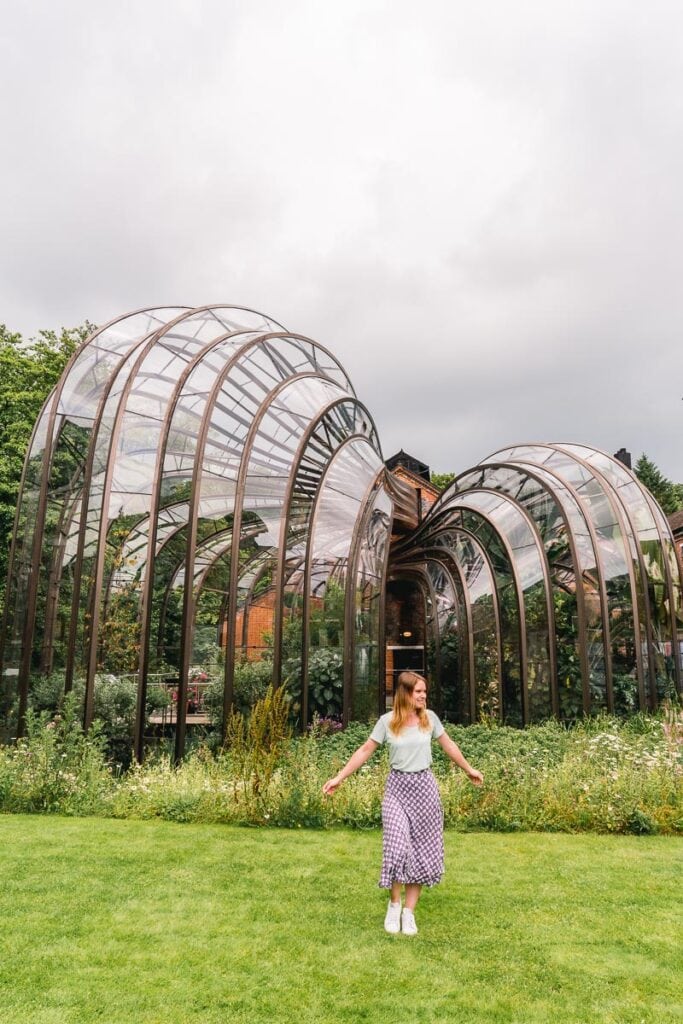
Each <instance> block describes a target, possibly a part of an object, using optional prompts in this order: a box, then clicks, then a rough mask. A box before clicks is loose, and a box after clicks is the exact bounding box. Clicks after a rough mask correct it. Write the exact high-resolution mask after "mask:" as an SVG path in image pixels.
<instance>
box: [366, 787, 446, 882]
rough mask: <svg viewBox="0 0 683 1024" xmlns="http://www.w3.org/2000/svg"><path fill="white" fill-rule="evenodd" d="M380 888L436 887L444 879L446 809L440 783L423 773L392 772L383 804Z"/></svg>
mask: <svg viewBox="0 0 683 1024" xmlns="http://www.w3.org/2000/svg"><path fill="white" fill-rule="evenodd" d="M382 826H383V829H384V836H383V841H382V872H381V874H380V879H379V884H380V888H382V889H390V888H391V886H392V884H393V883H394V882H402V883H404V884H405V883H407V884H409V885H410V884H412V885H436V883H437V882H439V881H441V876H442V875H443V869H444V864H443V808H442V806H441V797H440V796H439V789H438V786H437V784H436V779H435V778H434V776H433V775H432V773H431V771H430V770H429V769H426V770H425V771H423V772H397V771H393V770H392V771H390V772H389V777H388V779H387V785H386V789H385V790H384V801H383V803H382Z"/></svg>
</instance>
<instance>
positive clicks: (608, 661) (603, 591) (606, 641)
mask: <svg viewBox="0 0 683 1024" xmlns="http://www.w3.org/2000/svg"><path fill="white" fill-rule="evenodd" d="M520 447H522V446H520ZM523 447H525V448H532V447H534V448H547V449H549V450H551V451H558V454H562V455H565V456H566V457H567V458H570V459H574V456H572V455H569V454H568V453H567V452H563V451H561V450H560V449H555V448H553V446H552V445H549V444H545V443H544V444H535V443H534V444H533V445H531V444H529V445H525V446H523ZM501 451H502V452H504V451H507V449H502V450H501ZM527 458H528V456H526V457H525V456H522V457H521V458H520V459H519V460H518V459H514V458H511V459H509V460H507V461H509V462H510V463H512V464H514V465H528V463H527V461H526V460H527ZM574 461H576V462H577V463H579V462H580V460H578V459H575V460H574ZM484 464H486V463H484ZM531 465H535V468H536V469H537V470H542V471H543V472H550V473H551V474H552V475H553V476H554V477H555V478H556V479H557V480H559V481H560V482H561V483H562V485H563V487H564V488H566V490H567V491H568V492H569V493H570V494H571V495H572V497H573V498H574V499H575V500H576V501H577V502H578V504H579V507H580V508H582V509H584V508H585V509H586V512H584V513H582V514H583V517H584V521H585V523H586V527H587V529H588V532H589V534H590V537H591V543H592V546H593V551H594V554H595V565H596V575H597V578H598V587H599V594H600V609H601V618H602V632H603V648H604V652H605V696H606V700H607V708H608V710H609V711H611V710H613V708H614V688H613V673H612V640H611V627H610V618H609V604H608V600H607V588H606V584H605V578H604V571H603V565H602V553H601V546H600V543H599V541H598V536H597V532H596V529H595V526H594V524H593V520H592V517H591V515H589V514H588V511H589V506H588V505H587V503H586V502H585V501H584V500H582V497H581V495H580V494H579V492H578V491H577V489H576V488H575V487H574V485H573V484H571V483H570V482H569V481H568V480H566V479H565V478H564V477H563V476H562V475H561V473H560V472H558V471H557V470H556V469H552V468H550V467H548V466H546V465H545V464H539V465H536V464H534V463H531ZM584 468H585V469H587V470H588V472H589V474H590V476H591V477H593V478H594V479H596V481H597V478H596V477H595V475H594V474H593V473H592V471H591V470H590V468H589V467H586V466H584ZM597 482H598V483H599V481H597ZM602 493H603V494H604V496H605V498H606V500H607V502H608V504H609V507H610V509H611V511H612V514H613V516H614V519H615V522H616V523H617V525H618V526H619V529H620V533H621V537H622V547H623V550H624V563H625V565H626V568H627V572H628V573H629V580H630V582H631V586H632V587H633V575H632V560H631V559H630V558H629V555H628V552H627V549H626V537H627V534H626V533H625V531H624V529H623V521H622V519H621V517H620V515H619V511H618V509H617V508H615V506H614V504H613V502H612V500H611V498H610V495H609V494H607V493H606V492H605V491H604V490H602ZM631 593H632V595H635V590H634V589H632V591H631ZM634 621H635V620H634ZM586 641H587V637H584V638H583V643H582V648H584V649H585V646H586ZM636 667H637V662H636ZM590 704H591V695H590V690H589V691H588V692H587V693H586V692H584V711H585V713H586V714H588V713H589V712H590Z"/></svg>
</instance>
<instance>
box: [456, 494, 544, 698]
mask: <svg viewBox="0 0 683 1024" xmlns="http://www.w3.org/2000/svg"><path fill="white" fill-rule="evenodd" d="M454 482H455V481H454ZM476 491H477V493H478V494H481V493H484V494H502V495H504V497H505V499H506V500H507V501H509V502H510V503H511V504H512V505H513V506H514V507H515V508H517V510H518V511H519V512H520V513H521V515H522V517H523V519H524V520H525V522H526V523H527V525H528V527H529V529H530V531H531V534H532V536H533V539H534V542H535V544H536V550H537V552H538V559H539V562H540V566H541V572H542V574H543V587H544V592H545V606H546V616H547V623H548V636H547V640H548V660H549V662H550V676H551V685H550V706H551V709H552V711H553V714H558V713H559V695H558V693H557V635H556V629H555V608H554V605H553V599H552V594H553V586H552V581H551V578H550V564H549V562H548V557H547V554H546V550H545V546H544V544H543V541H542V539H541V535H540V533H539V530H538V527H537V525H536V522H535V521H534V519H533V517H532V516H530V515H529V513H528V512H527V511H526V509H525V508H524V506H523V505H522V504H521V502H519V501H517V500H516V499H515V498H513V497H512V495H510V494H507V493H506V492H505V491H500V490H498V489H496V488H492V487H477V488H476ZM460 493H463V492H460ZM525 593H526V591H525V590H522V592H521V594H522V600H524V595H525ZM527 686H528V684H527Z"/></svg>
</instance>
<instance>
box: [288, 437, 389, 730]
mask: <svg viewBox="0 0 683 1024" xmlns="http://www.w3.org/2000/svg"><path fill="white" fill-rule="evenodd" d="M356 441H361V442H362V443H364V444H367V445H368V447H369V448H371V450H372V451H373V452H375V454H377V452H376V449H375V448H374V447H373V445H372V443H371V442H370V440H369V439H368V438H367V437H366V435H365V434H350V435H349V436H348V437H347V438H345V439H344V440H343V441H342V443H341V444H340V445H339V446H338V447H337V448H335V449H334V451H333V452H332V455H331V458H330V459H329V460H328V462H327V464H326V465H325V468H324V469H323V471H322V473H321V475H320V479H319V480H318V483H317V484H316V488H315V492H314V495H313V497H312V501H311V508H310V512H309V517H308V524H307V525H308V530H307V535H306V551H305V554H304V590H303V608H302V624H303V629H302V633H301V689H302V700H301V726H302V729H305V728H306V726H307V725H308V651H309V647H310V590H311V568H312V565H311V556H312V550H313V538H314V536H315V530H316V525H317V522H318V510H319V502H320V498H321V496H322V494H323V490H324V486H325V480H326V479H327V477H328V474H329V473H330V471H331V469H332V467H333V466H334V464H335V462H336V460H337V458H338V457H340V456H341V453H342V452H343V451H344V449H345V448H346V447H347V446H348V445H349V444H351V443H352V442H356ZM378 458H380V460H381V457H380V456H378ZM383 469H384V464H383V463H382V465H381V468H380V469H378V471H377V474H376V475H375V477H374V479H373V481H372V483H371V484H369V485H368V487H366V489H365V492H364V494H363V498H362V499H361V501H360V503H359V508H362V509H363V512H362V513H361V515H360V516H359V517H358V519H357V521H356V524H355V526H354V530H353V532H352V534H351V537H350V539H349V555H348V557H347V560H346V562H347V567H346V571H347V577H346V581H345V590H344V641H343V643H344V646H343V650H344V682H343V701H342V708H343V710H342V716H343V718H344V719H346V718H347V716H348V709H349V697H350V688H351V673H352V671H353V658H352V657H349V635H351V639H352V638H353V623H351V627H350V633H349V604H350V601H349V593H350V592H351V590H352V589H353V588H350V586H349V583H350V579H351V576H350V567H351V554H352V550H353V544H354V540H355V539H356V534H357V530H358V520H360V519H362V518H363V515H364V513H365V506H364V505H363V501H365V500H367V498H368V496H369V495H370V493H371V492H372V490H373V488H374V486H375V484H376V481H377V479H378V477H379V476H380V474H381V473H382V471H383ZM290 479H291V478H290ZM284 543H285V545H286V543H287V537H286V533H285V538H284ZM281 557H282V556H281ZM276 593H277V591H276ZM281 600H282V598H280V601H281ZM344 724H347V722H346V721H345V722H344Z"/></svg>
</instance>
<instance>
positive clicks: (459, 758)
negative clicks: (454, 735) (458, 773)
mask: <svg viewBox="0 0 683 1024" xmlns="http://www.w3.org/2000/svg"><path fill="white" fill-rule="evenodd" d="M436 742H437V743H438V744H439V746H440V747H442V748H443V750H445V751H446V753H447V754H448V756H449V757H450V759H451V761H452V762H453V764H457V766H458V768H462V770H463V771H464V773H465V775H466V776H467V778H468V779H469V780H470V782H472V783H474V785H475V786H481V785H482V783H483V782H484V776H483V775H482V774H481V772H478V771H477V769H476V768H473V767H472V765H471V764H470V763H469V762H468V760H467V758H466V757H465V756H464V754H463V752H462V751H461V749H460V747H459V746H458V744H457V743H454V742H453V740H452V739H451V738H450V736H449V735H448V734H447V733H445V732H442V733H441V735H440V736H439V738H438V740H437V741H436Z"/></svg>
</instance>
